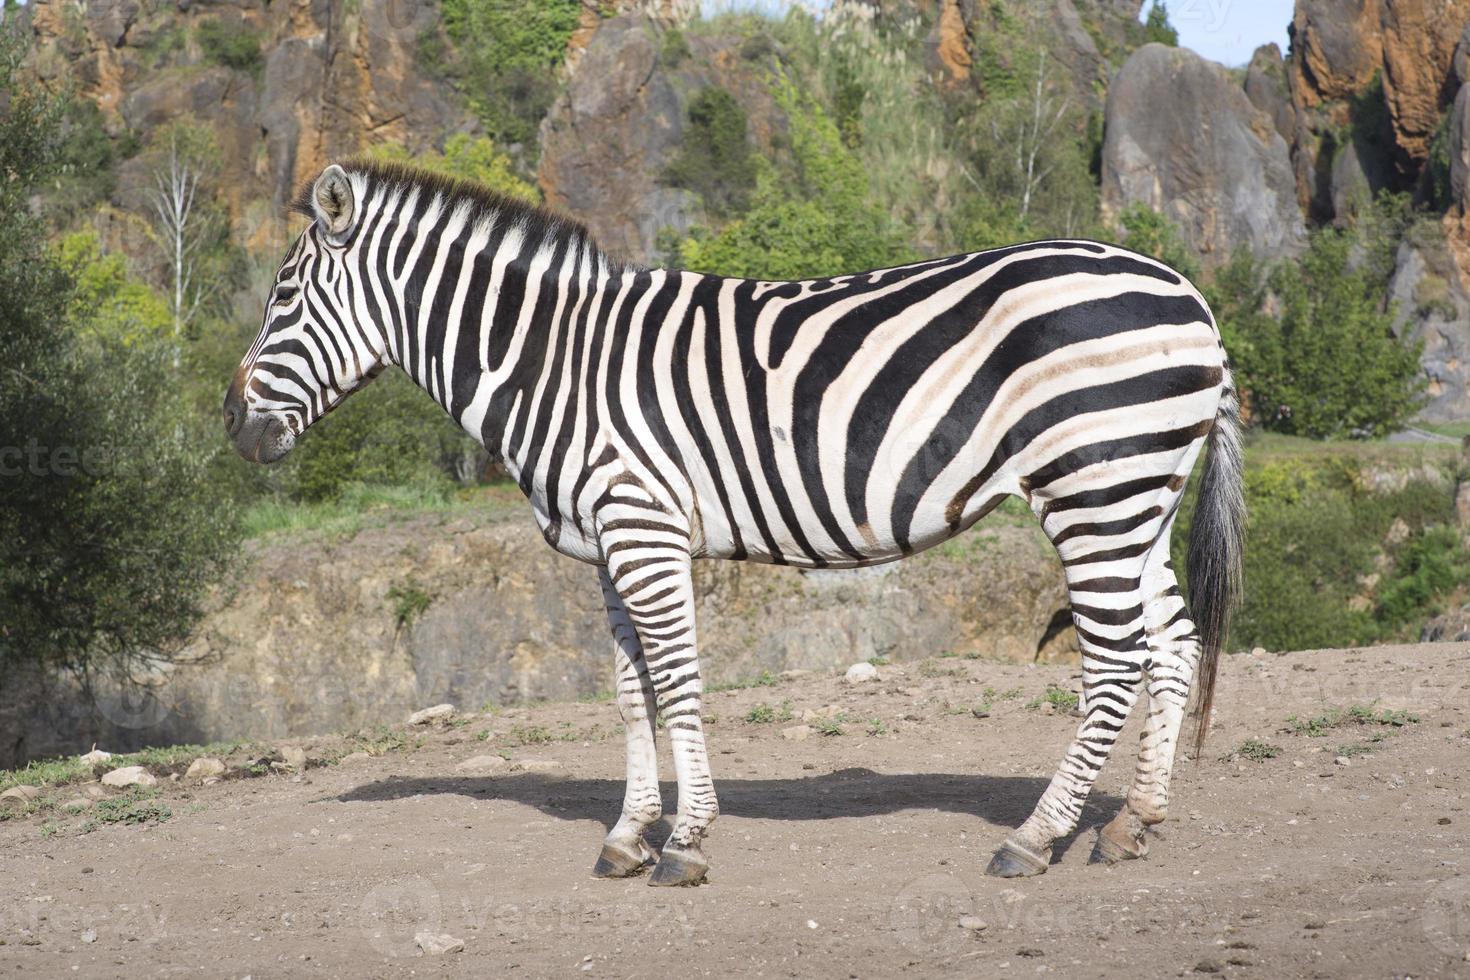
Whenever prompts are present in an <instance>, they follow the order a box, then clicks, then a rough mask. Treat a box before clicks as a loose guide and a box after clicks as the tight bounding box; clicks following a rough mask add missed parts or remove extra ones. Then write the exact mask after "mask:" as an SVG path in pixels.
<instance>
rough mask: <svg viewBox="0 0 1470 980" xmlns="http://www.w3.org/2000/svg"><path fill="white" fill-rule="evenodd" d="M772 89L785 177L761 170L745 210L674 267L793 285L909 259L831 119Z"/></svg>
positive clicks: (785, 90)
mask: <svg viewBox="0 0 1470 980" xmlns="http://www.w3.org/2000/svg"><path fill="white" fill-rule="evenodd" d="M772 87H773V94H774V96H775V98H776V101H777V103H778V105H780V107H781V108H782V109H783V110H784V111H785V113H786V116H787V120H788V124H789V127H790V140H791V157H792V159H791V164H790V167H789V171H786V172H778V171H777V170H776V169H775V168H774V167H763V168H761V170H760V172H759V174H758V176H757V179H756V189H755V192H754V194H753V195H752V197H751V207H750V210H749V211H748V212H746V214H745V215H744V216H743V217H741V218H739V219H737V220H735V221H733V222H731V223H730V224H728V225H726V226H725V227H724V228H723V229H721V230H720V231H719V232H718V233H715V234H704V235H693V236H691V237H690V238H688V239H686V240H685V241H684V242H682V243H680V246H679V258H680V261H681V263H682V264H683V265H685V266H686V267H687V268H691V269H696V270H699V271H703V272H713V273H716V274H719V275H726V276H742V277H747V278H761V279H800V278H804V277H812V276H823V275H829V276H830V275H837V274H840V273H844V272H855V271H859V270H863V269H874V268H879V267H882V266H887V265H894V264H897V263H900V262H903V261H905V260H907V259H909V258H911V257H912V255H913V253H912V252H911V251H910V250H909V249H908V248H907V247H906V246H905V245H904V244H903V236H902V235H901V234H900V232H899V230H898V229H896V228H894V227H893V226H892V225H891V223H890V222H889V220H888V217H887V215H886V214H884V212H883V211H882V210H881V209H879V208H878V207H876V206H875V205H874V204H873V203H872V201H871V199H870V195H869V185H868V179H867V174H866V173H865V171H864V169H863V166H862V163H861V162H860V160H859V159H858V158H857V156H856V155H855V154H854V153H853V151H852V150H851V149H850V148H848V147H847V146H846V145H844V144H843V142H842V137H841V134H840V133H839V132H838V130H837V126H836V125H835V124H834V123H833V121H832V119H831V117H830V116H828V115H827V113H826V112H825V111H824V110H823V109H822V108H821V106H819V105H817V104H815V103H814V102H812V101H811V100H810V99H809V98H807V97H806V96H804V95H802V94H801V93H800V92H798V91H797V89H796V86H795V85H794V84H793V83H792V81H791V79H790V78H789V77H788V76H785V75H780V76H778V77H777V78H775V79H774V80H773V82H772Z"/></svg>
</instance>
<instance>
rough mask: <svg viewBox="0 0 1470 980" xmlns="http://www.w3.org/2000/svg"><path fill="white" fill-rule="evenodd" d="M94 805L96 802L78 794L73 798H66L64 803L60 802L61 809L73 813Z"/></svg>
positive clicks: (88, 808)
mask: <svg viewBox="0 0 1470 980" xmlns="http://www.w3.org/2000/svg"><path fill="white" fill-rule="evenodd" d="M94 806H96V803H95V802H94V801H92V800H89V799H87V798H86V797H85V796H78V797H76V798H75V799H70V800H67V801H66V802H65V803H63V804H61V809H63V810H69V811H72V812H74V813H75V812H80V811H82V810H90V809H92V807H94Z"/></svg>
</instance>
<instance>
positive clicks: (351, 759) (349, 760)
mask: <svg viewBox="0 0 1470 980" xmlns="http://www.w3.org/2000/svg"><path fill="white" fill-rule="evenodd" d="M371 758H372V756H370V755H368V754H367V753H366V752H349V753H347V754H346V755H344V756H343V757H342V759H341V761H340V762H339V763H338V765H343V766H346V765H351V764H353V763H357V762H366V761H368V760H369V759H371Z"/></svg>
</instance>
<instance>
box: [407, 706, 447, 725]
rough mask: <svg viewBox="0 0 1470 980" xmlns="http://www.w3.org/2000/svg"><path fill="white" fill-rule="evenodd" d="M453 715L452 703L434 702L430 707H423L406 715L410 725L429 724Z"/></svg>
mask: <svg viewBox="0 0 1470 980" xmlns="http://www.w3.org/2000/svg"><path fill="white" fill-rule="evenodd" d="M453 717H454V705H452V704H436V705H434V706H433V707H432V708H423V709H421V710H419V711H415V712H414V713H413V714H411V715H409V716H408V723H409V724H410V725H431V724H433V723H434V722H436V721H448V720H449V719H451V718H453Z"/></svg>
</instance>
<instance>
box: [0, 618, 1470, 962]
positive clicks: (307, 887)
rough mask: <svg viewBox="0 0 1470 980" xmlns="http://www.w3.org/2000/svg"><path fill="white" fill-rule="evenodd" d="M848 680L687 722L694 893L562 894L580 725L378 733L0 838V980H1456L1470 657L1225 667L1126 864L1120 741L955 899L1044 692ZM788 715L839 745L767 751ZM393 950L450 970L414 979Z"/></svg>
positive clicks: (604, 772) (603, 811)
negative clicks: (1051, 836)
mask: <svg viewBox="0 0 1470 980" xmlns="http://www.w3.org/2000/svg"><path fill="white" fill-rule="evenodd" d="M879 672H880V675H881V679H880V681H879V682H878V683H870V684H865V685H861V686H849V685H845V684H843V683H841V682H839V680H838V679H837V678H834V677H826V676H815V675H807V676H799V677H794V678H790V679H783V680H779V681H777V682H775V683H772V684H768V685H762V686H755V687H750V688H745V689H739V690H729V691H721V692H716V693H713V694H712V695H711V696H710V697H709V708H710V711H711V712H712V713H713V714H714V716H715V720H714V722H713V724H712V725H711V726H710V736H711V747H712V752H713V756H712V758H713V764H714V768H715V775H716V779H717V786H718V789H719V791H720V801H721V810H722V815H721V817H720V819H719V821H718V823H717V824H716V825H715V828H714V832H713V834H712V835H711V837H710V839H709V841H708V843H707V848H706V849H707V853H708V854H709V856H710V859H711V865H712V866H711V871H710V875H709V881H708V883H707V884H705V885H703V886H701V887H698V888H685V889H654V888H649V887H647V886H646V884H645V879H631V880H620V881H602V880H595V879H592V878H591V877H589V871H590V869H591V867H592V864H593V861H594V859H595V858H596V856H597V852H598V848H599V845H600V840H601V837H602V835H603V833H604V832H605V828H606V826H607V825H608V824H609V823H610V822H611V821H612V820H613V819H614V818H615V816H616V814H617V811H618V807H619V802H620V800H621V794H622V766H623V756H622V739H621V736H620V735H618V734H617V730H616V724H617V719H616V709H615V707H614V706H613V705H611V704H608V703H586V704H547V705H540V706H535V707H529V708H521V709H512V710H502V711H496V712H495V713H493V714H491V715H478V716H473V717H470V718H468V719H466V718H464V717H463V716H461V718H459V719H458V720H457V721H456V722H455V723H454V724H453V725H450V726H446V727H437V728H432V729H411V730H408V732H407V734H406V736H404V737H403V738H399V737H397V736H395V735H392V734H385V733H378V734H377V736H375V737H374V739H373V746H372V747H373V751H375V752H382V753H383V754H381V755H374V756H372V757H367V758H365V757H362V756H353V757H351V758H347V759H341V758H340V757H341V756H342V755H343V754H344V752H345V751H349V750H351V749H353V748H354V747H357V746H358V744H359V743H356V742H352V741H349V740H343V739H319V740H315V741H308V742H306V743H297V744H298V745H300V746H301V747H302V748H305V749H306V751H307V755H308V757H309V758H310V759H311V760H312V764H311V765H310V766H309V767H308V768H307V769H306V771H305V772H301V773H295V774H292V773H291V772H290V771H289V770H283V767H281V766H277V767H275V769H274V770H272V769H271V767H269V765H268V764H267V765H260V764H257V766H256V769H257V771H260V770H264V771H265V772H266V773H267V774H265V775H257V776H253V777H246V776H244V775H242V774H240V773H239V772H238V771H236V770H232V772H231V774H230V776H228V777H227V778H226V779H224V780H223V781H222V782H219V783H218V784H216V785H208V786H200V785H189V783H188V781H187V780H183V779H180V780H175V781H171V780H169V779H168V778H167V774H166V773H162V774H161V775H163V776H164V779H163V780H162V782H161V795H160V796H159V797H158V800H159V801H161V802H162V803H164V804H165V805H166V806H167V807H168V808H169V810H170V812H171V814H172V815H171V816H170V817H169V818H168V819H166V820H164V821H162V822H148V823H145V824H142V825H125V824H111V825H105V826H101V827H99V828H97V829H90V830H89V828H87V827H84V826H83V825H82V820H81V819H80V818H64V819H60V820H58V819H57V818H55V817H54V816H53V817H51V818H50V819H46V818H44V817H43V816H42V815H36V816H33V817H22V818H17V819H11V820H9V821H6V822H3V823H0V943H3V945H0V977H6V976H16V977H54V976H84V977H113V976H116V977H141V976H150V977H154V976H163V977H171V976H190V977H193V976H207V977H244V976H247V975H248V976H251V977H253V978H256V980H260V978H269V977H399V976H425V977H440V976H446V977H460V976H463V977H514V976H525V977H540V976H572V975H587V976H592V977H599V976H601V977H631V976H637V975H644V976H646V975H650V974H659V975H674V974H676V973H677V974H678V975H681V976H682V975H691V976H742V977H746V976H756V977H803V978H805V977H887V976H896V975H899V974H911V975H921V976H928V975H936V976H948V975H962V976H1001V977H1005V976H1013V977H1019V976H1030V975H1034V974H1051V975H1059V976H1084V977H1092V976H1125V975H1126V976H1141V977H1152V976H1177V975H1183V974H1189V973H1193V972H1199V973H1220V974H1225V975H1230V976H1251V977H1273V978H1274V977H1348V976H1352V977H1451V976H1466V977H1470V867H1467V861H1470V848H1467V842H1470V838H1467V831H1470V812H1467V807H1470V772H1467V770H1466V766H1465V763H1466V761H1467V754H1470V710H1467V705H1466V693H1467V681H1470V644H1458V645H1455V644H1444V645H1425V646H1411V647H1381V648H1373V649H1364V650H1350V651H1319V652H1310V653H1292V654H1286V655H1276V654H1270V653H1260V654H1256V655H1240V656H1234V657H1230V658H1227V659H1226V661H1225V663H1224V666H1223V672H1222V679H1221V694H1220V698H1219V703H1218V712H1217V722H1216V727H1215V729H1214V732H1213V734H1212V736H1211V744H1210V747H1209V749H1208V751H1207V753H1206V757H1205V758H1204V759H1203V760H1202V761H1200V762H1199V763H1194V764H1183V765H1182V766H1181V767H1180V769H1179V771H1178V772H1177V774H1176V777H1175V784H1174V785H1175V793H1174V802H1173V811H1172V812H1171V814H1170V819H1169V821H1168V822H1167V823H1165V824H1164V825H1163V829H1162V832H1161V833H1159V834H1157V835H1156V836H1155V837H1154V838H1153V840H1152V844H1151V847H1152V851H1151V854H1150V855H1149V857H1148V858H1147V859H1146V860H1143V861H1135V862H1130V863H1128V864H1126V865H1119V866H1115V867H1101V866H1091V865H1089V864H1088V863H1087V858H1088V854H1089V852H1090V850H1091V846H1092V841H1093V838H1094V836H1095V833H1096V828H1097V826H1098V825H1099V824H1101V823H1102V822H1104V821H1105V820H1106V819H1107V818H1108V817H1110V816H1111V815H1112V813H1113V812H1114V811H1115V810H1116V808H1117V807H1118V806H1119V805H1120V795H1121V794H1122V793H1123V792H1124V790H1125V788H1126V780H1127V778H1128V777H1129V775H1130V774H1131V770H1132V751H1131V750H1132V748H1133V736H1132V733H1130V734H1129V735H1128V736H1125V740H1124V741H1122V742H1120V743H1119V748H1118V751H1116V752H1115V754H1114V758H1113V763H1112V764H1111V765H1110V766H1109V768H1108V770H1107V771H1105V772H1104V774H1103V776H1102V778H1101V780H1100V782H1099V784H1098V787H1097V789H1096V790H1095V791H1094V793H1093V796H1092V800H1091V802H1090V804H1089V806H1088V808H1087V811H1086V813H1085V815H1084V818H1083V822H1082V828H1081V829H1080V830H1079V831H1078V833H1077V834H1076V835H1075V836H1074V837H1073V838H1072V839H1070V840H1069V841H1065V842H1062V843H1061V844H1059V846H1058V847H1057V849H1056V852H1055V855H1054V862H1053V864H1052V866H1051V869H1050V870H1049V872H1048V873H1047V874H1045V875H1043V876H1041V877H1039V878H1032V879H1026V880H1020V881H1002V880H997V879H993V878H987V877H986V876H985V875H984V874H983V870H984V867H985V864H986V861H987V860H988V858H989V856H990V853H991V851H992V849H993V848H994V847H995V846H996V844H998V843H999V841H1000V840H1001V838H1002V837H1003V836H1004V835H1005V833H1006V831H1007V829H1008V828H1010V827H1011V826H1013V825H1014V824H1017V823H1019V822H1020V821H1021V820H1022V819H1023V818H1024V817H1025V816H1026V814H1027V813H1028V812H1029V810H1030V809H1031V806H1032V805H1033V803H1034V802H1035V801H1036V798H1037V796H1038V795H1039V794H1040V793H1041V790H1042V788H1043V786H1044V785H1045V782H1046V780H1047V778H1048V777H1049V776H1050V774H1051V772H1052V769H1053V767H1054V766H1055V764H1056V763H1057V761H1058V760H1059V758H1060V756H1061V752H1062V749H1063V747H1064V745H1065V743H1066V741H1067V739H1068V737H1069V734H1070V732H1071V730H1072V728H1073V726H1074V724H1075V719H1072V718H1070V717H1068V711H1067V705H1066V703H1065V698H1063V697H1061V696H1056V698H1055V700H1056V701H1058V702H1060V705H1059V706H1054V705H1052V704H1051V703H1050V702H1047V701H1044V700H1040V701H1039V699H1040V698H1041V696H1042V695H1044V693H1045V692H1046V691H1047V689H1048V686H1049V685H1058V686H1060V687H1063V688H1071V689H1074V690H1075V689H1076V686H1077V684H1078V678H1077V676H1076V674H1075V671H1073V670H1071V669H1069V668H1066V667H1058V666H1037V667H1027V666H1017V665H1003V664H996V663H989V662H985V661H978V660H964V659H957V658H936V659H933V660H929V661H922V662H914V663H905V664H895V665H887V666H881V667H880V668H879ZM987 689H988V690H987ZM986 704H988V714H985V711H984V706H985V705H986ZM758 706H766V707H769V708H770V709H771V710H770V711H769V712H765V711H760V710H756V711H755V713H754V717H755V718H756V719H757V720H747V717H748V716H751V714H752V711H753V709H757V708H758ZM977 706H980V707H982V711H981V712H980V714H985V716H984V717H980V716H978V715H977V712H976V711H975V710H973V709H974V708H976V707H977ZM1353 708H1357V711H1356V713H1354V712H1353V711H1352V709H1353ZM806 712H816V713H825V714H828V715H831V714H834V713H835V714H839V715H840V716H842V717H841V718H840V719H839V720H836V721H832V722H824V721H818V720H817V719H816V717H815V716H812V717H811V720H810V722H809V723H808V727H809V728H810V729H812V730H811V731H810V732H809V733H807V737H805V738H803V739H796V738H792V737H788V736H785V735H783V734H782V732H783V730H785V729H789V728H792V727H793V726H798V725H801V724H802V718H803V715H804V713H806ZM769 715H774V716H775V718H774V719H773V720H769V721H765V720H760V719H763V718H765V717H768V716H769ZM788 715H789V716H790V717H789V718H788V717H786V716H788ZM1293 717H1294V718H1295V719H1296V721H1295V723H1293V722H1289V721H1288V719H1289V718H1293ZM824 727H825V728H827V729H829V730H833V729H837V728H840V730H841V734H823V733H822V732H821V731H820V729H821V728H824ZM481 733H485V734H484V737H483V738H482V737H481ZM1250 739H1255V740H1256V742H1258V743H1263V744H1262V745H1254V744H1253V745H1252V746H1251V747H1250V748H1248V749H1246V750H1244V751H1241V747H1242V746H1243V745H1244V744H1246V743H1247V741H1248V740H1250ZM400 743H401V744H400ZM1273 749H1274V750H1275V755H1274V756H1272V755H1271V752H1272V750H1273ZM257 751H258V750H257ZM496 752H503V753H504V754H505V755H506V756H508V757H509V763H508V764H504V765H502V766H500V771H498V772H493V773H491V774H480V773H474V772H467V771H465V770H463V769H461V768H460V766H461V764H462V763H463V762H465V761H466V760H468V759H469V758H471V757H475V756H484V755H486V754H491V753H496ZM1267 756H1271V757H1269V758H1268V757H1267ZM318 760H320V761H318ZM226 761H227V762H229V763H230V764H231V765H243V764H245V763H247V762H249V761H250V760H249V759H242V758H232V759H229V760H226ZM256 761H257V763H258V761H259V760H256ZM665 772H666V774H671V769H670V768H669V766H668V763H667V759H665ZM63 792H65V793H67V794H68V795H75V793H74V790H72V789H68V790H65V791H63ZM665 799H666V800H667V801H668V805H669V807H670V808H672V805H673V799H674V797H673V787H672V785H669V784H666V786H665ZM967 915H968V916H978V918H979V919H980V920H982V921H983V922H984V924H985V927H984V928H983V929H974V928H962V927H961V926H960V924H959V923H960V919H961V918H962V917H963V916H967ZM967 921H969V920H967ZM424 931H427V932H430V933H433V934H447V935H449V936H451V937H453V938H455V939H457V940H459V941H461V942H462V943H463V949H462V951H458V952H449V953H443V954H437V955H435V954H426V953H424V952H422V951H421V950H420V948H419V946H418V945H417V944H416V942H415V936H416V935H417V934H418V933H420V932H424Z"/></svg>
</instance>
